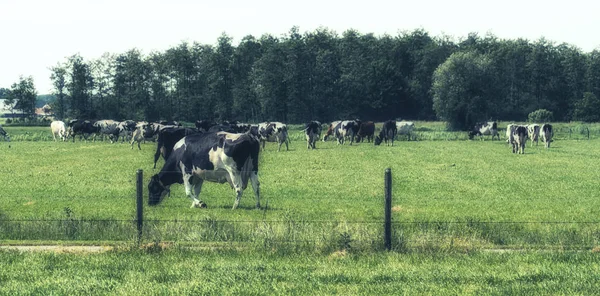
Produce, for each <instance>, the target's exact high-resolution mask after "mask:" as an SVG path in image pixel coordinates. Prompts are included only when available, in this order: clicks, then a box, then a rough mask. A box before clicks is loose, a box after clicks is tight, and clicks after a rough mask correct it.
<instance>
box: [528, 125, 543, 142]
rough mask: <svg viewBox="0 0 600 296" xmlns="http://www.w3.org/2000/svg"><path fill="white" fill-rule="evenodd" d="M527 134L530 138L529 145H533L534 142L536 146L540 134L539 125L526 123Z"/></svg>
mask: <svg viewBox="0 0 600 296" xmlns="http://www.w3.org/2000/svg"><path fill="white" fill-rule="evenodd" d="M527 134H528V135H529V140H531V147H533V142H535V146H537V145H538V140H539V136H540V125H539V124H536V123H533V124H530V125H528V126H527Z"/></svg>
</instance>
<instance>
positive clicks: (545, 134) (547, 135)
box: [540, 123, 554, 148]
mask: <svg viewBox="0 0 600 296" xmlns="http://www.w3.org/2000/svg"><path fill="white" fill-rule="evenodd" d="M553 136H554V132H553V131H552V125H551V124H549V123H544V124H543V125H542V128H541V129H540V137H542V141H543V142H544V147H546V148H550V143H551V142H552V141H553V140H552V137H553Z"/></svg>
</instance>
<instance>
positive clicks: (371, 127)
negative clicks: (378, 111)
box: [356, 121, 375, 143]
mask: <svg viewBox="0 0 600 296" xmlns="http://www.w3.org/2000/svg"><path fill="white" fill-rule="evenodd" d="M373 136H375V123H374V122H373V121H367V122H363V123H361V124H360V127H359V128H358V132H357V133H356V143H360V141H362V139H363V138H367V142H369V143H371V141H373Z"/></svg>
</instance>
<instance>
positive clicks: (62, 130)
mask: <svg viewBox="0 0 600 296" xmlns="http://www.w3.org/2000/svg"><path fill="white" fill-rule="evenodd" d="M50 131H51V132H52V138H53V139H54V142H56V137H57V136H58V138H59V139H61V140H62V141H66V140H67V128H66V125H65V123H64V122H63V121H60V120H56V121H52V123H50Z"/></svg>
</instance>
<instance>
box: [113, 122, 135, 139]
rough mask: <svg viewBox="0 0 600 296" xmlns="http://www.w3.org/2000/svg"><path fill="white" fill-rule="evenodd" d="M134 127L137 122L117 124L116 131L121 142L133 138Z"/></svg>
mask: <svg viewBox="0 0 600 296" xmlns="http://www.w3.org/2000/svg"><path fill="white" fill-rule="evenodd" d="M136 127H137V122H135V121H133V120H125V121H121V122H119V124H118V125H117V129H119V137H121V142H125V140H129V138H130V137H133V132H134V131H135V129H136ZM117 140H118V139H117Z"/></svg>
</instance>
